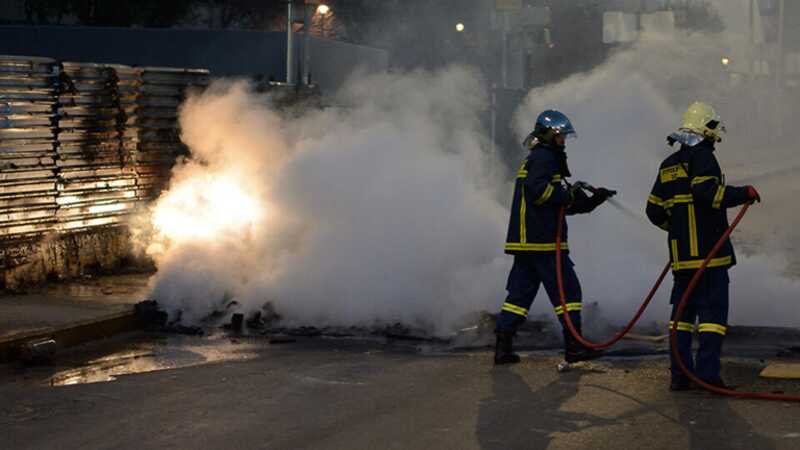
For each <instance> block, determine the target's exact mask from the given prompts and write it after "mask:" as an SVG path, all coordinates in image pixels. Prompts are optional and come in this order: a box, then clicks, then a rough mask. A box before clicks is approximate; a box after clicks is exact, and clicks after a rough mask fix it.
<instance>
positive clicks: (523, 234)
mask: <svg viewBox="0 0 800 450" xmlns="http://www.w3.org/2000/svg"><path fill="white" fill-rule="evenodd" d="M527 209H528V206H527V205H526V203H525V187H524V186H523V187H522V200H521V201H520V205H519V241H520V242H522V243H525V242H527V241H528V230H527V228H526V227H525V211H526V210H527Z"/></svg>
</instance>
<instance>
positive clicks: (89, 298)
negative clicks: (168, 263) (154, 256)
mask: <svg viewBox="0 0 800 450" xmlns="http://www.w3.org/2000/svg"><path fill="white" fill-rule="evenodd" d="M149 277H150V274H149V273H134V274H125V275H116V276H104V277H91V278H85V279H81V280H75V281H71V282H65V283H51V284H48V285H46V286H43V287H40V288H32V289H29V290H28V291H27V292H25V293H21V294H14V295H2V296H0V339H4V338H5V339H8V338H11V337H13V336H15V335H20V334H25V333H32V332H36V331H38V330H47V329H58V328H60V327H65V326H69V325H70V324H74V323H78V322H83V321H91V320H93V319H96V318H101V317H104V316H108V315H113V314H118V313H122V312H126V311H130V310H131V309H132V307H133V304H135V303H137V302H140V301H142V300H144V299H145V297H146V295H147V291H148V287H147V282H148V279H149Z"/></svg>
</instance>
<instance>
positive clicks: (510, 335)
mask: <svg viewBox="0 0 800 450" xmlns="http://www.w3.org/2000/svg"><path fill="white" fill-rule="evenodd" d="M496 334H497V343H496V344H495V347H494V365H496V366H499V365H502V364H516V363H518V362H519V355H517V354H516V353H514V349H513V346H514V332H513V331H511V332H510V331H498V332H497V333H496Z"/></svg>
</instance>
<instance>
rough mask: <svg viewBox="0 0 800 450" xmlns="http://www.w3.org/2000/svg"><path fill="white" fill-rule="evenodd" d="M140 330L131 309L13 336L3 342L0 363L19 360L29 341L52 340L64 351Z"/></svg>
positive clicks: (0, 340) (1, 343)
mask: <svg viewBox="0 0 800 450" xmlns="http://www.w3.org/2000/svg"><path fill="white" fill-rule="evenodd" d="M138 328H139V323H138V321H137V320H136V315H135V313H134V310H133V307H131V308H130V310H127V311H121V312H116V313H113V314H106V315H104V316H100V317H96V318H93V319H88V320H82V321H79V322H72V323H69V324H65V325H62V326H58V327H50V328H42V329H38V330H34V331H26V332H23V333H18V334H14V335H11V336H7V337H4V338H0V363H2V362H9V361H13V360H15V359H18V358H19V357H20V353H21V349H22V347H23V346H24V345H25V344H26V343H28V342H30V341H39V340H42V339H53V340H55V341H56V344H57V346H58V348H60V349H61V348H67V347H71V346H74V345H79V344H83V343H86V342H89V341H93V340H96V339H102V338H107V337H111V336H113V335H115V334H119V333H124V332H126V331H133V330H136V329H138Z"/></svg>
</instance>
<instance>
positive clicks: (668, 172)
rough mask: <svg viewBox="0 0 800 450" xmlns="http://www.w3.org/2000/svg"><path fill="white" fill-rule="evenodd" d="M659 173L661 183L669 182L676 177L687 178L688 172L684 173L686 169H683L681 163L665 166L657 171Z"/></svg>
mask: <svg viewBox="0 0 800 450" xmlns="http://www.w3.org/2000/svg"><path fill="white" fill-rule="evenodd" d="M659 175H660V177H661V182H662V183H669V182H670V181H675V180H677V179H678V178H689V174H687V173H686V169H684V168H683V166H681V165H675V166H669V167H665V168H663V169H661V171H659Z"/></svg>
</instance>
